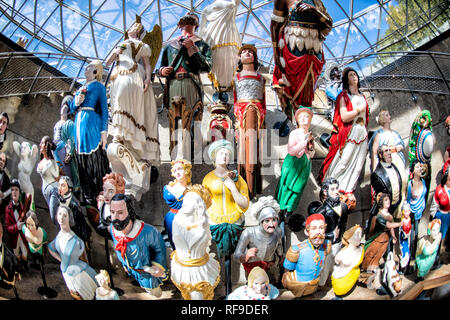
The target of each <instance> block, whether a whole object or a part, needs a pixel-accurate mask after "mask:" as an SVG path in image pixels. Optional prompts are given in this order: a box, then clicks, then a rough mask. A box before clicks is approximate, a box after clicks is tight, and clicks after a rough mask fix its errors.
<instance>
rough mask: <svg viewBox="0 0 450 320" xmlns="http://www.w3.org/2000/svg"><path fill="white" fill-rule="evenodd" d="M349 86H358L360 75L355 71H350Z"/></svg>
mask: <svg viewBox="0 0 450 320" xmlns="http://www.w3.org/2000/svg"><path fill="white" fill-rule="evenodd" d="M348 84H349V85H358V75H357V74H356V72H355V71H350V72H349V73H348Z"/></svg>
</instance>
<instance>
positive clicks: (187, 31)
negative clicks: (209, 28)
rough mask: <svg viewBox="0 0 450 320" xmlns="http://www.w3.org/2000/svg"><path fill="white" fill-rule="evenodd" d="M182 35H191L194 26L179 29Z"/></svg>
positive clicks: (187, 25) (186, 25)
mask: <svg viewBox="0 0 450 320" xmlns="http://www.w3.org/2000/svg"><path fill="white" fill-rule="evenodd" d="M180 29H181V34H182V35H192V34H194V31H195V26H194V25H191V24H185V25H183V26H181V27H180Z"/></svg>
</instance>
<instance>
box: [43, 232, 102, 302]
mask: <svg viewBox="0 0 450 320" xmlns="http://www.w3.org/2000/svg"><path fill="white" fill-rule="evenodd" d="M64 244H65V246H64ZM62 247H63V248H64V249H61V248H62ZM84 248H85V246H84V242H83V240H81V239H80V238H79V237H78V236H77V235H76V234H75V233H74V232H73V231H70V233H68V234H63V233H62V232H59V233H58V235H57V236H56V238H55V239H54V240H53V241H52V242H50V244H49V245H48V249H49V250H51V251H53V252H56V253H57V254H58V255H59V256H60V257H61V264H60V269H61V272H62V274H63V278H64V281H65V283H66V285H67V287H68V289H69V290H70V291H75V292H77V293H78V294H79V295H80V296H81V298H82V299H83V300H93V299H94V297H95V291H96V289H97V286H98V284H97V281H96V280H95V275H96V272H95V270H94V269H92V268H91V267H90V266H89V265H88V264H87V263H86V262H84V261H82V260H80V256H81V255H82V254H83V252H84Z"/></svg>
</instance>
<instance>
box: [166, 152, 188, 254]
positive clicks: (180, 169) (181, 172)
mask: <svg viewBox="0 0 450 320" xmlns="http://www.w3.org/2000/svg"><path fill="white" fill-rule="evenodd" d="M171 164H172V169H171V173H172V177H174V178H175V179H174V180H173V181H171V182H169V183H168V184H167V185H165V186H164V188H163V198H164V200H165V201H166V203H167V205H168V206H169V207H170V210H169V211H168V212H167V214H166V215H165V217H164V228H165V229H166V232H167V235H168V238H169V242H170V245H171V246H172V248H173V249H174V250H175V245H174V243H173V241H172V222H173V219H174V218H175V215H176V214H177V212H178V210H179V209H180V208H181V205H182V204H183V196H184V191H185V190H186V187H187V186H189V185H191V178H192V171H191V169H192V164H191V163H190V162H189V161H188V160H184V159H180V160H174V161H172V163H171Z"/></svg>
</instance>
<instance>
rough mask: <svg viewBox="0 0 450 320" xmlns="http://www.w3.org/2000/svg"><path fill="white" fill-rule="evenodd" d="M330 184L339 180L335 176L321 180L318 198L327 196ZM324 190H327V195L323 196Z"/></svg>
mask: <svg viewBox="0 0 450 320" xmlns="http://www.w3.org/2000/svg"><path fill="white" fill-rule="evenodd" d="M332 184H337V185H339V181H338V180H337V179H336V178H332V177H331V178H327V179H325V180H324V181H323V182H322V187H321V188H320V192H319V199H320V200H322V201H324V200H325V199H326V198H328V189H329V188H330V186H331V185H332ZM325 191H326V192H327V195H326V196H325Z"/></svg>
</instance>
